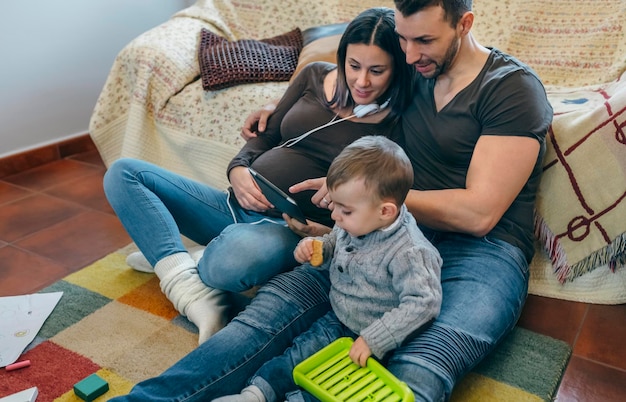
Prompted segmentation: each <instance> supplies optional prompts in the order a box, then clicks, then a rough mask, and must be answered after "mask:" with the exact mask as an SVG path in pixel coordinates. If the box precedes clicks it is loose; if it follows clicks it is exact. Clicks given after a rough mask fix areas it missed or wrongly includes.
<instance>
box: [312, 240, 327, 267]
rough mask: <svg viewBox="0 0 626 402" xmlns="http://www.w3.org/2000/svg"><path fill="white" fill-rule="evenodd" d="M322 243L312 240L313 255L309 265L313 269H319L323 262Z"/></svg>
mask: <svg viewBox="0 0 626 402" xmlns="http://www.w3.org/2000/svg"><path fill="white" fill-rule="evenodd" d="M323 246H324V243H323V242H322V241H321V240H317V239H315V240H313V255H312V256H311V261H309V263H310V264H311V265H313V266H314V267H319V266H320V265H322V263H323V262H324V248H323Z"/></svg>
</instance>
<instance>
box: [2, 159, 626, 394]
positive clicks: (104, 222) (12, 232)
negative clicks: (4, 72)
mask: <svg viewBox="0 0 626 402" xmlns="http://www.w3.org/2000/svg"><path fill="white" fill-rule="evenodd" d="M104 171H105V168H104V165H103V163H102V161H101V159H100V157H99V155H98V154H97V153H96V152H87V153H83V154H77V155H74V156H72V157H68V158H66V159H62V160H59V161H55V162H51V163H49V164H46V165H43V166H41V167H37V168H33V169H30V170H27V171H24V172H21V173H18V174H14V175H11V176H8V177H4V178H3V179H0V296H10V295H17V294H25V293H30V292H36V291H37V290H39V289H41V288H43V287H45V286H48V285H49V284H51V283H53V282H55V281H57V280H59V279H61V278H62V277H64V276H66V275H67V274H69V273H71V272H74V271H76V270H78V269H80V268H82V267H84V266H86V265H88V264H90V263H91V262H93V261H96V260H98V259H100V258H102V257H104V256H105V255H107V254H108V253H110V252H112V251H115V250H116V249H118V248H120V247H123V246H125V245H126V244H128V243H130V238H129V237H128V235H127V234H126V232H125V231H124V229H123V227H122V226H121V224H120V223H119V221H118V220H117V218H116V216H115V214H114V213H113V211H112V210H111V208H110V207H109V205H108V204H107V202H106V199H105V197H104V193H103V191H102V175H103V174H104ZM520 325H521V326H523V327H526V328H528V329H531V330H534V331H536V332H539V333H543V334H546V335H549V336H552V337H554V338H558V339H562V340H564V341H566V342H568V343H569V344H570V345H572V346H573V349H574V353H573V356H572V359H571V360H570V363H569V366H568V368H567V371H566V373H565V377H564V378H563V381H562V383H561V387H560V389H559V393H558V396H557V401H560V402H566V401H567V402H569V401H584V402H607V401H626V347H624V346H623V345H624V342H625V341H624V340H626V305H618V306H602V305H589V304H583V303H574V302H568V301H563V300H557V299H550V298H544V297H537V296H530V297H529V299H528V302H527V304H526V307H525V309H524V313H523V315H522V318H521V320H520Z"/></svg>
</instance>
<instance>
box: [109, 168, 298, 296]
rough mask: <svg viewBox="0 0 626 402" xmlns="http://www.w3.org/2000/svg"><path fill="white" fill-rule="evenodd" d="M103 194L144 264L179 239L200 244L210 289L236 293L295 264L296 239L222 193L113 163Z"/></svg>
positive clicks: (174, 249)
mask: <svg viewBox="0 0 626 402" xmlns="http://www.w3.org/2000/svg"><path fill="white" fill-rule="evenodd" d="M104 191H105V194H106V196H107V198H108V200H109V203H110V204H111V206H112V207H113V209H114V210H115V212H116V214H117V216H118V217H119V219H120V221H121V222H122V224H123V225H124V227H125V228H126V231H127V232H128V234H129V235H130V237H131V238H132V239H133V241H134V242H135V243H136V244H137V247H139V249H140V250H141V251H142V253H143V254H144V255H145V256H146V258H147V259H148V261H149V262H150V264H152V266H154V264H156V263H157V262H158V261H160V260H161V259H163V258H164V257H167V256H168V255H171V254H175V253H178V252H184V251H186V249H185V246H184V245H183V242H182V239H181V234H182V235H184V236H186V237H188V238H190V239H191V240H193V241H195V242H196V243H199V244H201V245H207V247H206V249H205V251H204V255H203V257H202V259H201V260H200V261H199V263H198V272H199V274H200V278H201V279H202V281H203V282H204V283H206V284H207V285H208V286H210V287H213V288H217V289H223V290H228V291H232V292H241V291H244V290H247V289H250V288H251V287H254V286H256V285H261V284H264V283H266V282H267V281H268V280H269V278H271V277H272V276H274V275H276V274H278V273H280V272H284V271H286V270H289V269H292V268H293V267H294V266H295V265H297V263H296V261H295V259H294V257H293V250H294V248H295V246H296V245H297V243H298V241H299V240H300V237H299V236H298V235H296V234H295V233H294V232H293V231H291V230H290V229H289V228H288V227H287V226H286V224H285V221H284V220H283V219H281V218H268V217H267V216H265V215H263V214H261V213H257V212H254V211H248V210H246V209H244V208H242V207H240V206H239V204H238V203H237V200H236V199H235V197H231V196H230V194H229V193H228V192H225V191H221V190H218V189H215V188H213V187H210V186H208V185H205V184H202V183H198V182H196V181H193V180H190V179H188V178H186V177H183V176H180V175H177V174H175V173H172V172H170V171H168V170H166V169H163V168H160V167H158V166H156V165H153V164H151V163H148V162H144V161H141V160H136V159H119V160H117V161H116V162H115V163H113V164H112V165H111V166H110V167H109V169H108V170H107V172H106V174H105V176H104Z"/></svg>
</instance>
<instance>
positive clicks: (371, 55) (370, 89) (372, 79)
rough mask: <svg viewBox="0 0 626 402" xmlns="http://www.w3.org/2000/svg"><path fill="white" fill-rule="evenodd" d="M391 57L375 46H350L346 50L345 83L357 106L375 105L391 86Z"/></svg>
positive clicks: (360, 44) (359, 44)
mask: <svg viewBox="0 0 626 402" xmlns="http://www.w3.org/2000/svg"><path fill="white" fill-rule="evenodd" d="M392 62H393V60H392V59H391V55H390V54H389V53H387V52H385V51H384V50H383V49H381V48H379V47H378V46H375V45H365V44H362V43H358V44H355V43H353V44H350V45H348V47H347V49H346V65H345V68H346V81H347V83H348V88H349V89H350V93H351V94H352V99H354V102H355V103H357V104H359V105H366V104H369V103H376V100H377V99H378V98H380V97H381V96H382V95H383V94H384V93H385V91H387V89H388V88H389V85H391V75H392V73H393V64H392Z"/></svg>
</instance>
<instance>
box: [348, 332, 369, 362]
mask: <svg viewBox="0 0 626 402" xmlns="http://www.w3.org/2000/svg"><path fill="white" fill-rule="evenodd" d="M371 355H372V351H371V349H370V347H369V346H368V345H367V342H365V339H363V338H362V337H360V336H359V337H358V338H356V341H354V343H353V344H352V347H351V348H350V359H351V360H352V361H353V362H354V363H355V364H358V365H359V366H361V367H365V366H366V365H367V358H368V357H370V356H371Z"/></svg>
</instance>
